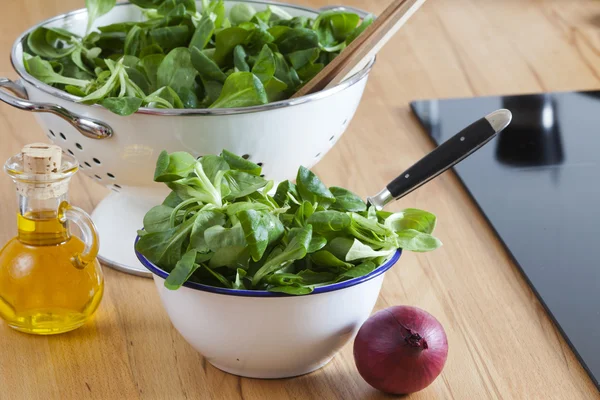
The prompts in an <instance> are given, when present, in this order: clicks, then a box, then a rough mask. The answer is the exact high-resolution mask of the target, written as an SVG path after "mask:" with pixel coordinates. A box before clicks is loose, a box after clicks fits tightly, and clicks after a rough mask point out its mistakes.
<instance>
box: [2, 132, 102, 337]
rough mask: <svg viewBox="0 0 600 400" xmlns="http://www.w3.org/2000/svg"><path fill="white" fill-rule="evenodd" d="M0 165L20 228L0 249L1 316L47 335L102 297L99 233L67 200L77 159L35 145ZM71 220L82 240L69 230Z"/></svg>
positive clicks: (88, 311) (72, 323)
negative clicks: (10, 185) (12, 190)
mask: <svg viewBox="0 0 600 400" xmlns="http://www.w3.org/2000/svg"><path fill="white" fill-rule="evenodd" d="M4 168H5V171H6V172H7V173H8V174H9V175H10V176H11V178H12V179H13V180H14V182H15V184H16V187H17V199H18V205H19V211H18V214H17V225H18V234H17V236H16V237H15V238H13V239H11V240H10V241H9V242H8V243H7V244H6V245H5V246H4V247H3V248H2V250H0V317H2V319H4V320H5V321H6V323H7V324H8V325H9V326H10V327H12V328H14V329H17V330H19V331H22V332H27V333H33V334H40V335H49V334H56V333H62V332H67V331H70V330H73V329H76V328H78V327H80V326H81V325H83V324H84V323H85V322H86V321H87V320H88V319H89V318H90V317H91V316H92V314H93V313H94V312H95V311H96V309H97V308H98V305H99V304H100V300H101V299H102V294H103V289H104V279H103V275H102V270H101V268H100V264H99V263H98V261H97V260H96V255H97V253H98V238H97V233H96V230H95V228H94V225H93V223H92V221H91V219H90V217H89V216H88V215H87V214H86V213H85V212H84V211H82V210H81V209H79V208H76V207H73V206H71V205H70V204H69V203H68V201H67V195H68V183H69V180H70V178H71V177H72V176H73V174H75V173H76V172H77V169H78V164H77V161H76V160H75V159H74V158H73V157H71V156H69V155H67V154H61V150H60V148H59V147H58V146H50V145H46V144H33V145H28V146H26V147H25V148H24V149H23V151H22V153H21V154H18V155H16V156H14V157H12V158H10V159H9V160H8V161H7V162H6V164H5V167H4ZM69 223H74V224H76V225H77V226H78V227H79V229H80V231H81V233H82V237H83V240H82V239H80V238H78V237H76V236H73V235H71V231H70V229H69Z"/></svg>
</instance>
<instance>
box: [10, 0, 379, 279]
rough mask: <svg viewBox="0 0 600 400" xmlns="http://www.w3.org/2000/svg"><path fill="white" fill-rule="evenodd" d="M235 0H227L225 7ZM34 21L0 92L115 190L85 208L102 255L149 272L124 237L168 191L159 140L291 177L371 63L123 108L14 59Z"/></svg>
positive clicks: (67, 21) (352, 106) (343, 121)
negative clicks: (320, 80)
mask: <svg viewBox="0 0 600 400" xmlns="http://www.w3.org/2000/svg"><path fill="white" fill-rule="evenodd" d="M245 2H248V3H252V5H253V6H254V7H255V8H256V9H257V10H258V11H260V10H263V9H265V8H266V7H267V5H269V4H277V5H278V6H280V7H282V8H283V9H284V10H285V11H287V12H288V13H289V14H291V15H294V16H309V17H315V16H316V15H317V14H318V12H319V11H317V10H312V9H309V8H305V7H300V6H295V5H289V4H287V5H286V4H280V3H274V2H271V1H268V0H248V1H245ZM236 3H240V1H230V0H227V1H226V5H227V7H228V8H230V7H231V6H233V5H234V4H236ZM198 5H200V2H199V1H198ZM328 8H332V7H328ZM354 11H356V12H359V11H357V10H354ZM141 18H142V14H141V12H140V10H139V9H138V8H137V7H135V6H133V5H131V4H128V3H120V4H117V6H116V7H115V8H114V9H113V10H112V11H110V12H109V13H108V14H106V15H104V16H102V17H101V18H99V19H98V20H96V22H95V24H94V27H97V26H102V25H108V24H111V23H116V22H123V21H132V20H140V19H141ZM86 23H87V12H86V11H85V10H78V11H73V12H70V13H68V14H64V15H60V16H57V17H54V18H51V19H49V20H46V21H43V22H42V23H40V24H39V25H37V26H48V27H60V28H65V29H69V30H71V31H73V32H75V33H79V34H83V33H84V32H85V26H86ZM37 26H35V27H32V28H31V29H29V30H27V31H26V32H24V33H23V35H21V36H20V37H19V38H18V39H17V41H16V42H15V44H14V46H13V49H12V53H11V61H12V64H13V67H14V68H15V70H16V71H17V73H18V74H19V76H20V78H21V79H20V80H19V81H18V82H12V81H10V80H9V79H6V78H0V100H1V101H3V102H5V103H8V104H10V105H12V106H14V107H17V108H20V109H23V110H27V111H34V112H36V116H37V118H38V121H39V123H40V125H41V126H42V128H43V130H44V133H45V134H46V135H47V136H48V138H49V139H50V140H51V141H53V142H54V143H55V144H57V145H59V146H61V147H62V148H63V150H64V151H65V152H69V153H71V154H73V155H74V156H75V157H76V158H77V159H78V160H79V163H80V165H81V168H82V171H83V172H84V173H85V174H87V175H88V176H89V177H91V178H92V179H94V180H96V181H97V182H98V183H100V184H104V185H106V186H107V187H108V188H110V189H112V190H113V191H114V192H116V193H112V194H111V195H110V196H109V197H107V198H106V199H104V200H103V201H102V202H101V203H100V204H99V205H98V207H97V208H96V210H94V212H93V214H92V218H93V219H94V222H95V223H96V226H97V227H98V231H99V232H100V236H101V245H100V258H101V260H103V261H104V262H106V263H107V264H109V265H111V266H114V267H117V268H121V269H124V270H128V271H130V272H132V271H133V272H136V273H139V274H142V275H144V274H145V275H148V276H149V274H148V271H147V270H146V269H145V268H144V267H143V266H142V265H140V264H139V262H138V261H137V258H136V257H135V254H134V252H133V250H132V249H131V246H130V243H131V242H132V241H133V240H134V239H135V237H136V231H135V228H136V227H137V226H139V224H140V222H141V221H142V218H143V216H144V214H145V213H146V211H147V210H148V209H150V208H151V207H152V206H153V205H154V204H157V203H158V202H160V201H162V198H161V197H164V196H165V195H166V191H165V190H166V189H163V185H158V184H156V183H154V182H153V181H152V178H153V172H154V166H155V163H156V159H157V157H158V154H159V153H160V152H161V151H162V150H167V151H168V152H174V151H188V152H190V153H192V154H194V155H204V154H219V153H220V152H221V151H222V150H223V149H227V150H230V151H232V152H234V153H236V154H239V155H246V157H248V158H249V159H250V160H252V161H254V162H256V163H261V164H262V166H263V171H264V174H265V175H266V177H267V178H269V179H273V180H275V181H281V180H285V179H290V178H293V177H294V176H295V174H296V171H297V169H298V166H299V165H304V166H305V167H307V168H310V167H312V166H313V165H314V164H316V163H317V162H318V161H319V160H320V159H321V158H322V157H323V156H324V155H325V154H326V153H327V152H328V151H329V150H330V149H331V148H332V147H333V145H334V144H335V143H336V142H337V140H338V139H339V138H340V136H341V135H342V134H343V133H344V131H345V130H346V128H347V126H348V124H349V123H350V121H351V120H352V117H353V116H354V113H355V111H356V108H357V107H358V104H359V102H360V99H361V97H362V94H363V90H364V88H365V85H366V83H367V78H368V74H369V71H370V69H371V66H372V65H373V63H374V60H371V61H370V62H369V63H368V65H365V66H364V67H363V68H362V69H361V70H360V71H359V72H358V73H357V74H355V75H353V76H351V77H349V78H348V79H347V80H345V81H344V82H342V83H341V84H339V85H337V86H335V87H333V88H331V89H328V90H324V91H321V92H318V93H315V94H313V95H309V96H304V97H300V98H297V99H291V100H284V101H279V102H275V103H271V104H267V105H264V106H256V107H247V108H240V109H210V110H207V109H204V110H191V109H190V110H157V109H141V110H140V111H139V112H137V113H135V114H133V115H130V116H127V117H121V116H118V115H116V114H113V113H111V112H110V111H108V110H106V109H104V108H103V107H100V106H88V105H84V104H80V103H77V97H75V96H72V95H70V94H68V93H66V92H63V91H60V90H58V89H55V88H53V87H51V86H48V85H46V84H44V83H42V82H40V81H38V80H37V79H35V78H34V77H33V76H31V75H29V74H28V73H27V71H26V70H25V68H24V66H23V61H22V60H23V57H22V56H23V43H24V42H25V41H26V36H27V34H28V33H29V32H31V31H32V30H33V29H35V28H36V27H37ZM8 91H12V92H13V93H14V94H11V93H9V92H8Z"/></svg>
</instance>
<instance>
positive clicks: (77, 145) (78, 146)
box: [75, 143, 83, 150]
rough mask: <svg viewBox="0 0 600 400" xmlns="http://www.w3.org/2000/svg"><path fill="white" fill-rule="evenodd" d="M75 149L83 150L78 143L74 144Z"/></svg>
mask: <svg viewBox="0 0 600 400" xmlns="http://www.w3.org/2000/svg"><path fill="white" fill-rule="evenodd" d="M75 147H77V148H78V149H79V150H83V146H82V145H80V144H79V143H75Z"/></svg>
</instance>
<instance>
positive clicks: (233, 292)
mask: <svg viewBox="0 0 600 400" xmlns="http://www.w3.org/2000/svg"><path fill="white" fill-rule="evenodd" d="M138 240H140V237H139V236H138V237H136V238H135V243H136V244H137V242H138ZM135 254H136V256H137V258H138V260H140V262H141V263H142V264H143V265H144V267H146V268H147V269H148V270H149V271H150V272H152V273H153V274H154V275H156V276H159V277H161V278H162V279H167V276H168V275H169V274H167V273H166V272H165V271H163V270H162V269H160V268H159V267H157V266H156V265H154V264H153V263H152V262H151V261H150V260H148V259H147V258H146V257H144V256H143V255H142V254H140V253H139V252H138V251H137V250H136V251H135ZM401 255H402V249H398V250H397V251H396V252H395V253H394V254H392V256H391V257H390V258H389V259H388V260H387V261H386V262H384V263H383V264H381V265H380V266H379V267H377V268H375V269H374V270H373V271H372V272H370V273H369V274H367V275H364V276H361V277H358V278H353V279H349V280H347V281H343V282H339V283H334V284H332V285H327V286H319V287H316V288H315V289H314V290H313V292H312V293H309V294H305V295H302V296H312V295H315V294H320V293H328V292H334V291H336V290H340V289H345V288H348V287H351V286H355V285H359V284H361V283H363V282H366V281H370V280H371V279H373V278H376V277H378V276H379V275H381V274H383V273H384V272H386V271H387V270H388V269H390V268H392V267H393V266H394V265H395V264H396V263H397V262H398V260H399V259H400V256H401ZM183 286H185V287H187V288H190V289H194V290H200V291H202V292H209V293H215V294H223V295H227V296H242V297H266V298H269V297H290V298H293V297H299V296H294V295H289V294H285V293H275V292H268V291H266V290H241V289H226V288H220V287H216V286H209V285H203V284H201V283H196V282H185V283H184V284H183Z"/></svg>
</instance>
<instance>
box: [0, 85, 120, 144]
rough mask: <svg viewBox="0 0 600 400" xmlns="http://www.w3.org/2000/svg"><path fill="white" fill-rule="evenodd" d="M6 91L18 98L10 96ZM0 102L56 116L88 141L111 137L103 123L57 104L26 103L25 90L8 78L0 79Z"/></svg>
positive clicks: (108, 128) (111, 131)
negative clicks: (88, 139)
mask: <svg viewBox="0 0 600 400" xmlns="http://www.w3.org/2000/svg"><path fill="white" fill-rule="evenodd" d="M7 89H8V90H10V91H11V92H13V93H14V94H15V95H16V96H18V97H16V96H13V95H12V94H10V93H9V92H8V91H7ZM0 100H1V101H3V102H5V103H6V104H9V105H11V106H13V107H16V108H18V109H20V110H25V111H32V112H47V113H51V114H54V115H57V116H59V117H61V118H62V119H64V120H65V121H67V122H68V123H70V124H71V125H73V127H74V128H75V129H77V130H78V131H79V132H81V134H82V135H83V136H85V137H88V138H90V139H106V138H109V137H111V136H112V135H113V130H112V128H111V127H110V126H108V125H106V124H105V123H104V122H100V121H96V120H94V119H91V118H87V117H82V116H81V115H77V114H75V113H72V112H71V111H69V110H67V109H66V108H64V107H61V106H59V105H57V104H50V103H38V102H33V101H28V97H27V91H26V90H25V88H24V87H23V86H22V85H21V84H19V83H17V82H13V81H11V80H10V79H8V78H0Z"/></svg>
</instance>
